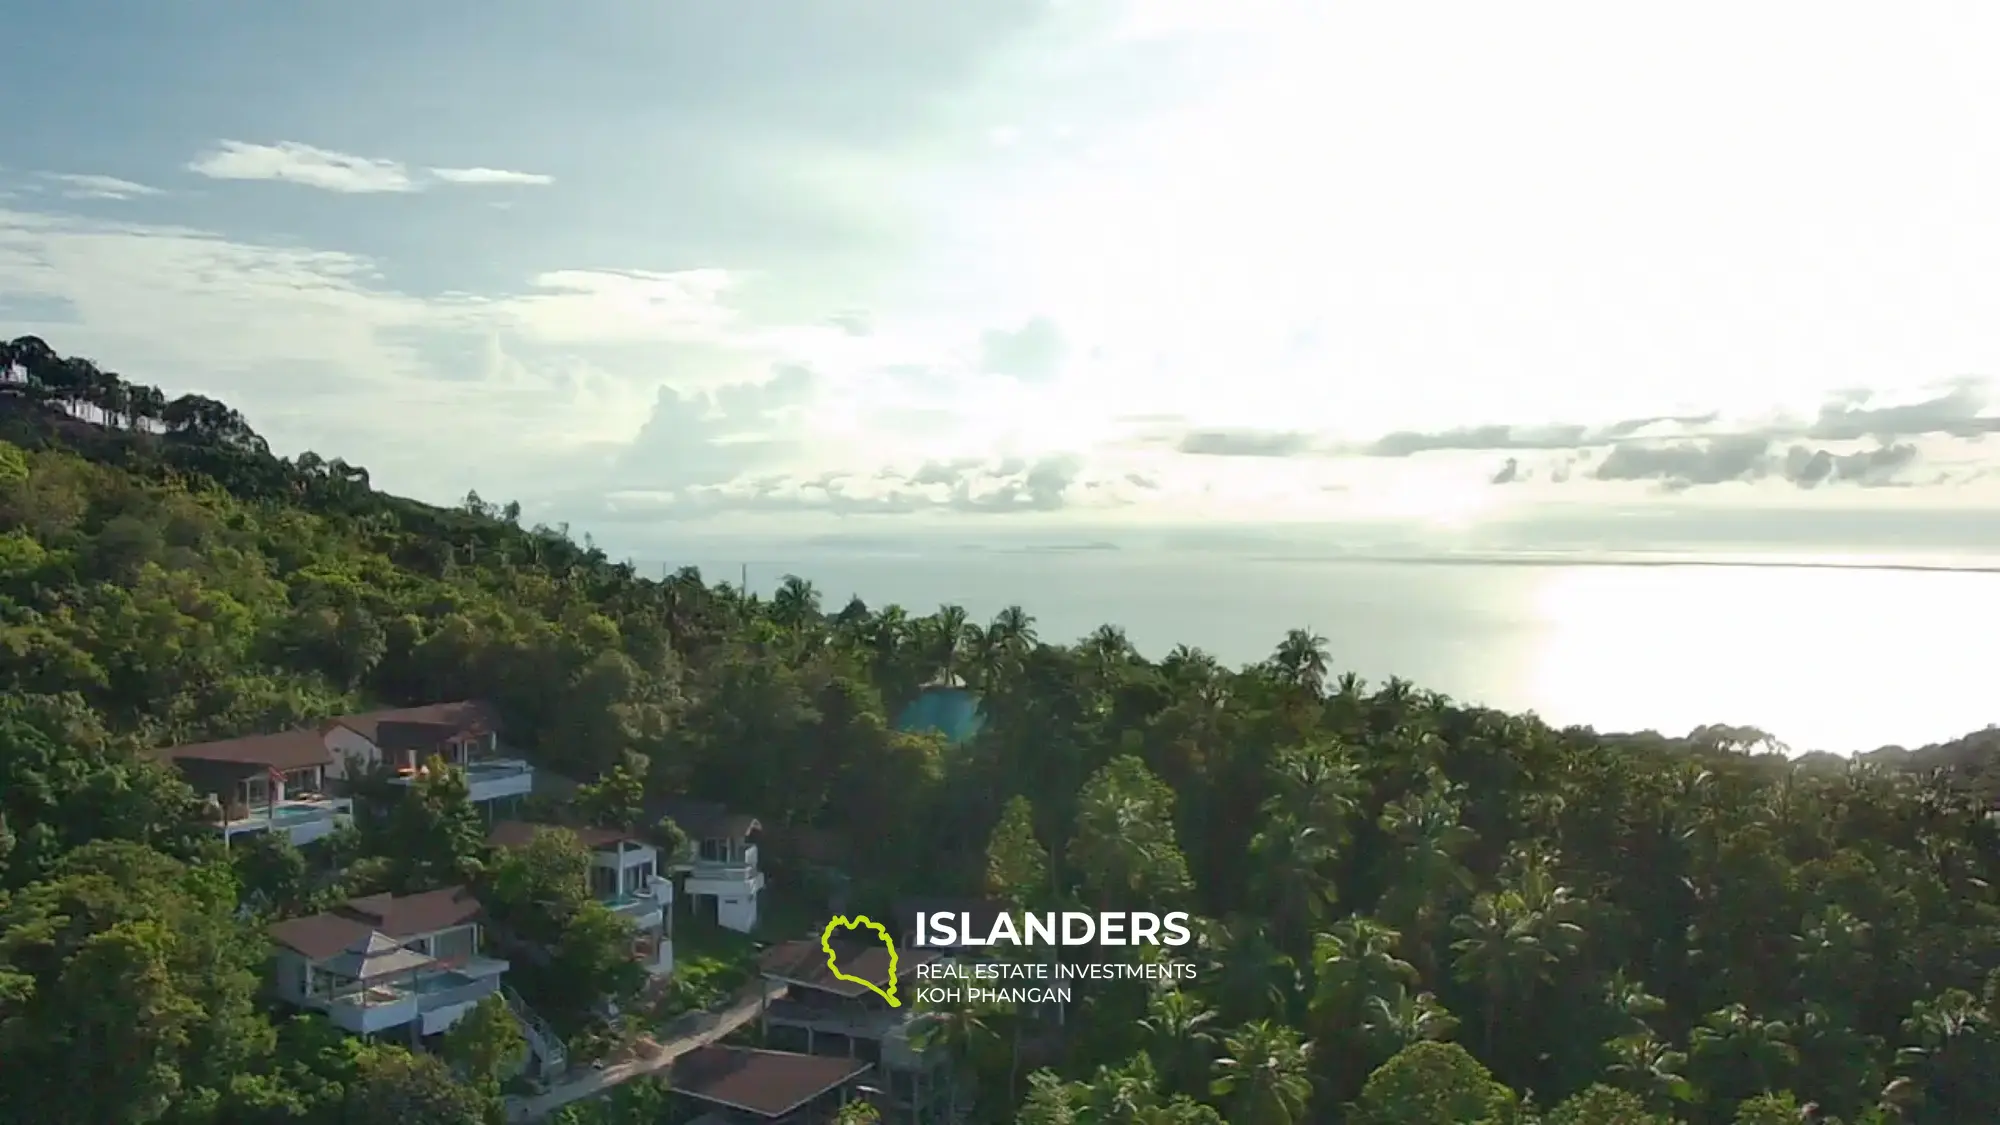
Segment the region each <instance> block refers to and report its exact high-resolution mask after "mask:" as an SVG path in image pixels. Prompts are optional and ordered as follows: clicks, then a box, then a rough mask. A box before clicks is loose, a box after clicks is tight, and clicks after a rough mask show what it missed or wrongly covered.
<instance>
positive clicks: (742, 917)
mask: <svg viewBox="0 0 2000 1125" xmlns="http://www.w3.org/2000/svg"><path fill="white" fill-rule="evenodd" d="M645 813H646V818H645V822H646V823H648V824H656V823H658V822H659V821H660V820H661V819H663V818H670V819H672V820H673V822H674V823H675V824H677V825H679V826H680V828H681V831H683V832H685V833H687V835H688V839H689V841H690V843H691V844H692V847H691V848H690V854H689V855H688V856H687V857H685V858H684V859H683V860H682V861H681V862H680V863H678V864H675V865H674V867H673V870H674V871H675V872H676V873H679V874H682V875H684V876H685V877H686V880H687V881H686V884H685V885H684V886H683V888H682V890H683V891H685V892H686V894H687V895H688V897H689V899H690V900H691V905H692V906H693V908H694V910H695V911H696V912H697V913H698V914H699V915H701V916H703V917H708V918H712V919H713V920H714V921H715V923H716V924H717V925H720V926H722V927H724V928H725V929H731V930H735V931H737V932H738V933H749V932H750V931H752V930H754V929H756V928H757V903H758V896H759V895H760V894H762V892H763V890H764V872H763V870H762V869H760V868H759V867H758V865H757V845H756V843H755V842H754V837H756V836H757V835H758V834H759V833H760V832H761V830H762V827H763V826H762V825H760V824H758V822H757V818H756V817H753V816H746V815H743V814H741V813H732V812H730V811H729V810H728V809H727V808H726V807H724V806H722V805H719V804H715V803H713V802H710V801H691V800H686V799H683V798H672V799H667V800H657V801H653V802H651V803H649V804H648V805H647V806H646V810H645Z"/></svg>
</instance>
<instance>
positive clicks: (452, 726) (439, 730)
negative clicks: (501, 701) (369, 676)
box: [323, 700, 535, 819]
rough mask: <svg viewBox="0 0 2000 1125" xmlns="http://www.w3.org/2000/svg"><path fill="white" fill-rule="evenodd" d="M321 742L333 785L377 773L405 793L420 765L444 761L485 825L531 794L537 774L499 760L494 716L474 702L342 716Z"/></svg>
mask: <svg viewBox="0 0 2000 1125" xmlns="http://www.w3.org/2000/svg"><path fill="white" fill-rule="evenodd" d="M323 737H324V740H325V743H326V748H327V750H328V752H329V753H330V754H332V756H333V765H332V766H331V768H330V769H331V774H332V776H334V777H342V778H344V777H352V776H355V775H356V774H357V773H361V772H365V771H367V770H371V769H375V768H378V767H381V768H387V769H389V770H390V771H391V772H392V773H393V774H394V775H395V777H396V779H397V780H398V781H399V782H401V783H402V784H405V785H407V784H409V783H410V782H411V781H414V780H415V778H416V775H417V772H418V771H419V770H421V769H422V768H423V766H424V763H425V762H427V761H429V760H430V759H431V758H432V757H438V758H442V759H444V761H445V762H446V763H447V764H449V765H453V766H456V767H458V768H460V769H462V770H464V771H465V780H466V785H467V787H468V788H469V789H470V790H471V795H472V801H473V803H474V804H475V805H478V806H479V807H480V808H481V809H482V810H483V811H484V812H485V813H486V814H487V816H488V818H489V819H496V818H497V817H498V816H499V815H500V814H502V813H504V812H506V811H509V810H511V808H512V807H513V806H515V805H517V804H518V803H519V801H520V799H521V798H523V797H526V796H527V795H528V794H529V793H530V792H531V791H533V789H534V787H535V767H534V766H533V765H531V764H530V763H529V762H528V761H527V759H525V758H521V757H518V756H514V755H510V754H506V753H504V752H503V750H502V746H501V743H500V717H499V714H498V713H497V712H496V711H495V710H494V709H493V708H492V707H491V706H489V705H487V704H485V703H482V702H480V701H478V700H460V701H458V702H456V703H430V704H425V705H424V706H422V707H402V708H397V709H395V710H390V711H368V712H365V713H362V714H359V715H343V716H341V717H340V718H337V719H334V720H332V721H331V722H329V723H327V724H326V726H325V729H324V736H323Z"/></svg>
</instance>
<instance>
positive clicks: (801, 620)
mask: <svg viewBox="0 0 2000 1125" xmlns="http://www.w3.org/2000/svg"><path fill="white" fill-rule="evenodd" d="M770 614H771V620H773V621H775V622H777V623H778V624H779V625H782V626H784V627H785V628H786V629H789V630H791V631H792V632H794V633H800V634H803V633H805V632H806V631H807V630H808V629H812V628H816V627H817V626H818V625H819V622H820V608H819V591H818V590H816V589H814V588H813V584H812V583H811V582H808V581H806V580H805V579H803V578H800V577H799V576H798V575H796V574H787V575H785V577H784V579H783V580H782V581H780V582H779V583H778V588H777V590H776V591H775V592H773V593H772V595H771V608H770Z"/></svg>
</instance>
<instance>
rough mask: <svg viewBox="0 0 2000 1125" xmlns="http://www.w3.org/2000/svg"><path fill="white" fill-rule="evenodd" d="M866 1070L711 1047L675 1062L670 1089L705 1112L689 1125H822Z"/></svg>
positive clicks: (845, 1062)
mask: <svg viewBox="0 0 2000 1125" xmlns="http://www.w3.org/2000/svg"><path fill="white" fill-rule="evenodd" d="M870 1069H872V1068H871V1067H870V1066H869V1065H868V1064H867V1063H865V1062H862V1061H860V1060H858V1059H844V1058H828V1057H824V1056H818V1055H796V1054H790V1053H787V1052H783V1051H762V1050H756V1049H753V1048H749V1047H724V1046H719V1045H710V1046H706V1047H697V1048H695V1049H694V1050H692V1051H689V1052H688V1053H687V1054H685V1055H682V1056H681V1057H680V1058H678V1059H675V1060H674V1065H673V1071H672V1075H671V1079H670V1081H669V1087H670V1088H671V1089H672V1090H673V1092H674V1093H675V1094H678V1095H680V1096H682V1097H685V1098H687V1099H689V1100H690V1101H692V1102H694V1103H695V1104H696V1105H698V1106H700V1107H701V1108H702V1110H704V1111H705V1112H703V1113H702V1114H701V1115H700V1116H699V1117H697V1118H695V1120H694V1121H693V1122H691V1123H690V1125H825V1123H827V1122H830V1121H832V1120H833V1117H834V1114H835V1113H837V1112H838V1111H839V1109H840V1107H841V1106H842V1105H844V1104H846V1103H847V1102H849V1101H852V1100H854V1098H855V1096H856V1094H857V1093H858V1092H859V1089H858V1087H859V1083H860V1080H861V1078H862V1077H864V1076H865V1075H866V1074H867V1073H868V1071H869V1070H870Z"/></svg>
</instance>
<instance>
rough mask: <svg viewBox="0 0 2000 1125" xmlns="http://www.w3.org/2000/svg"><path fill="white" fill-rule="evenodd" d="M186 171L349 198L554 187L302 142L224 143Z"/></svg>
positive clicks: (538, 180)
mask: <svg viewBox="0 0 2000 1125" xmlns="http://www.w3.org/2000/svg"><path fill="white" fill-rule="evenodd" d="M188 170H189V171H192V172H198V173H200V174H201V175H204V176H207V177H209V178H210V179H214V180H278V181H284V182H287V183H294V184H304V185H305V186H307V187H316V188H320V189H322V190H324V191H335V192H340V193H342V194H346V195H373V194H382V193H390V192H414V191H422V190H424V188H425V187H427V186H429V183H432V182H435V183H445V184H456V185H462V186H493V185H503V184H510V185H532V186H541V185H546V184H552V183H554V182H555V177H553V176H546V175H543V174H541V173H539V172H515V171H510V170H508V169H506V168H485V167H472V168H430V169H426V170H425V171H424V172H423V173H414V172H412V171H411V170H410V168H409V167H408V166H406V165H405V164H403V163H402V162H401V161H398V160H387V159H383V158H380V157H372V156H356V155H354V154H353V153H347V152H335V151H333V150H331V149H324V148H319V147H317V146H315V145H309V144H303V143H301V142H299V141H279V142H278V143H277V144H272V145H265V144H253V143H250V142H248V141H221V142H218V143H217V145H216V147H215V149H214V150H213V151H211V152H209V153H207V154H206V155H203V156H201V157H199V158H197V159H196V160H194V161H193V162H192V163H190V164H189V165H188ZM426 176H428V177H429V179H428V180H426V178H425V177H426ZM120 182H122V181H120ZM135 186H136V185H135Z"/></svg>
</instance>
